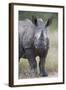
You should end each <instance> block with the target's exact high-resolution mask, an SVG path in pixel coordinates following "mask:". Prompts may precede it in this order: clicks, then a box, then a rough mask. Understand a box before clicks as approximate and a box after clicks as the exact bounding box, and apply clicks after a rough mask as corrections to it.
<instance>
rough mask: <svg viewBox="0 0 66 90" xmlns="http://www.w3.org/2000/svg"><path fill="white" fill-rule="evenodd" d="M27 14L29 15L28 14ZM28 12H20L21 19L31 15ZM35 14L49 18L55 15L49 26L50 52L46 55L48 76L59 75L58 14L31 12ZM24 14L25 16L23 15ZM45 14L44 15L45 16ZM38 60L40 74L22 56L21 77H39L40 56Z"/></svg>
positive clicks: (20, 64)
mask: <svg viewBox="0 0 66 90" xmlns="http://www.w3.org/2000/svg"><path fill="white" fill-rule="evenodd" d="M24 13H26V12H24ZM26 14H27V15H26ZM26 14H23V13H22V14H21V12H20V14H19V19H22V18H24V17H25V18H26V16H29V15H28V13H26ZM32 14H35V15H36V16H38V17H42V18H43V19H44V18H48V17H49V16H50V15H53V16H54V19H53V20H52V24H51V26H50V27H49V31H48V34H49V40H50V48H49V50H48V54H47V57H46V64H45V67H46V71H47V73H48V77H56V76H58V21H57V20H58V15H57V14H56V13H55V14H52V13H44V14H43V13H39V14H37V13H33V12H31V13H30V15H31V16H32ZM22 16H23V17H22ZM43 16H44V17H43ZM36 61H37V72H38V74H36V75H35V73H34V72H33V71H31V69H30V65H29V63H28V60H27V59H24V58H21V59H20V63H19V67H18V68H19V74H18V75H19V79H22V78H34V77H39V65H38V64H39V57H37V58H36Z"/></svg>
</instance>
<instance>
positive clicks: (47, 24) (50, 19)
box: [45, 17, 52, 27]
mask: <svg viewBox="0 0 66 90" xmlns="http://www.w3.org/2000/svg"><path fill="white" fill-rule="evenodd" d="M51 23H52V17H50V18H49V19H48V20H47V22H46V24H45V27H48V26H49V25H50V24H51Z"/></svg>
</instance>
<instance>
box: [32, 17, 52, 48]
mask: <svg viewBox="0 0 66 90" xmlns="http://www.w3.org/2000/svg"><path fill="white" fill-rule="evenodd" d="M51 21H52V18H49V19H48V20H47V21H46V22H44V21H43V20H42V19H41V18H40V19H39V18H36V17H32V22H33V24H34V26H35V33H34V47H35V48H36V49H39V50H47V49H48V48H49V36H48V26H49V25H50V24H51Z"/></svg>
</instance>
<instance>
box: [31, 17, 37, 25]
mask: <svg viewBox="0 0 66 90" xmlns="http://www.w3.org/2000/svg"><path fill="white" fill-rule="evenodd" d="M32 22H33V24H34V25H35V26H37V25H38V23H37V17H36V16H32Z"/></svg>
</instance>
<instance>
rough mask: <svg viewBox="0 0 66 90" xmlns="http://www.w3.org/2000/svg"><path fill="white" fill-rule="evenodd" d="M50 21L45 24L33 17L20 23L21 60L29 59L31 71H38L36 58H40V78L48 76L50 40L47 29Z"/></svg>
mask: <svg viewBox="0 0 66 90" xmlns="http://www.w3.org/2000/svg"><path fill="white" fill-rule="evenodd" d="M50 21H51V20H50V19H48V20H47V22H45V23H44V21H43V20H42V19H39V18H36V17H32V20H29V19H25V20H22V21H19V23H18V33H19V59H20V58H21V57H23V58H27V59H28V61H29V64H30V66H31V69H33V70H36V68H37V63H36V59H35V58H36V56H39V57H40V62H39V69H40V76H47V73H46V71H45V59H46V56H47V53H48V49H49V38H48V30H47V27H48V26H49V25H50Z"/></svg>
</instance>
